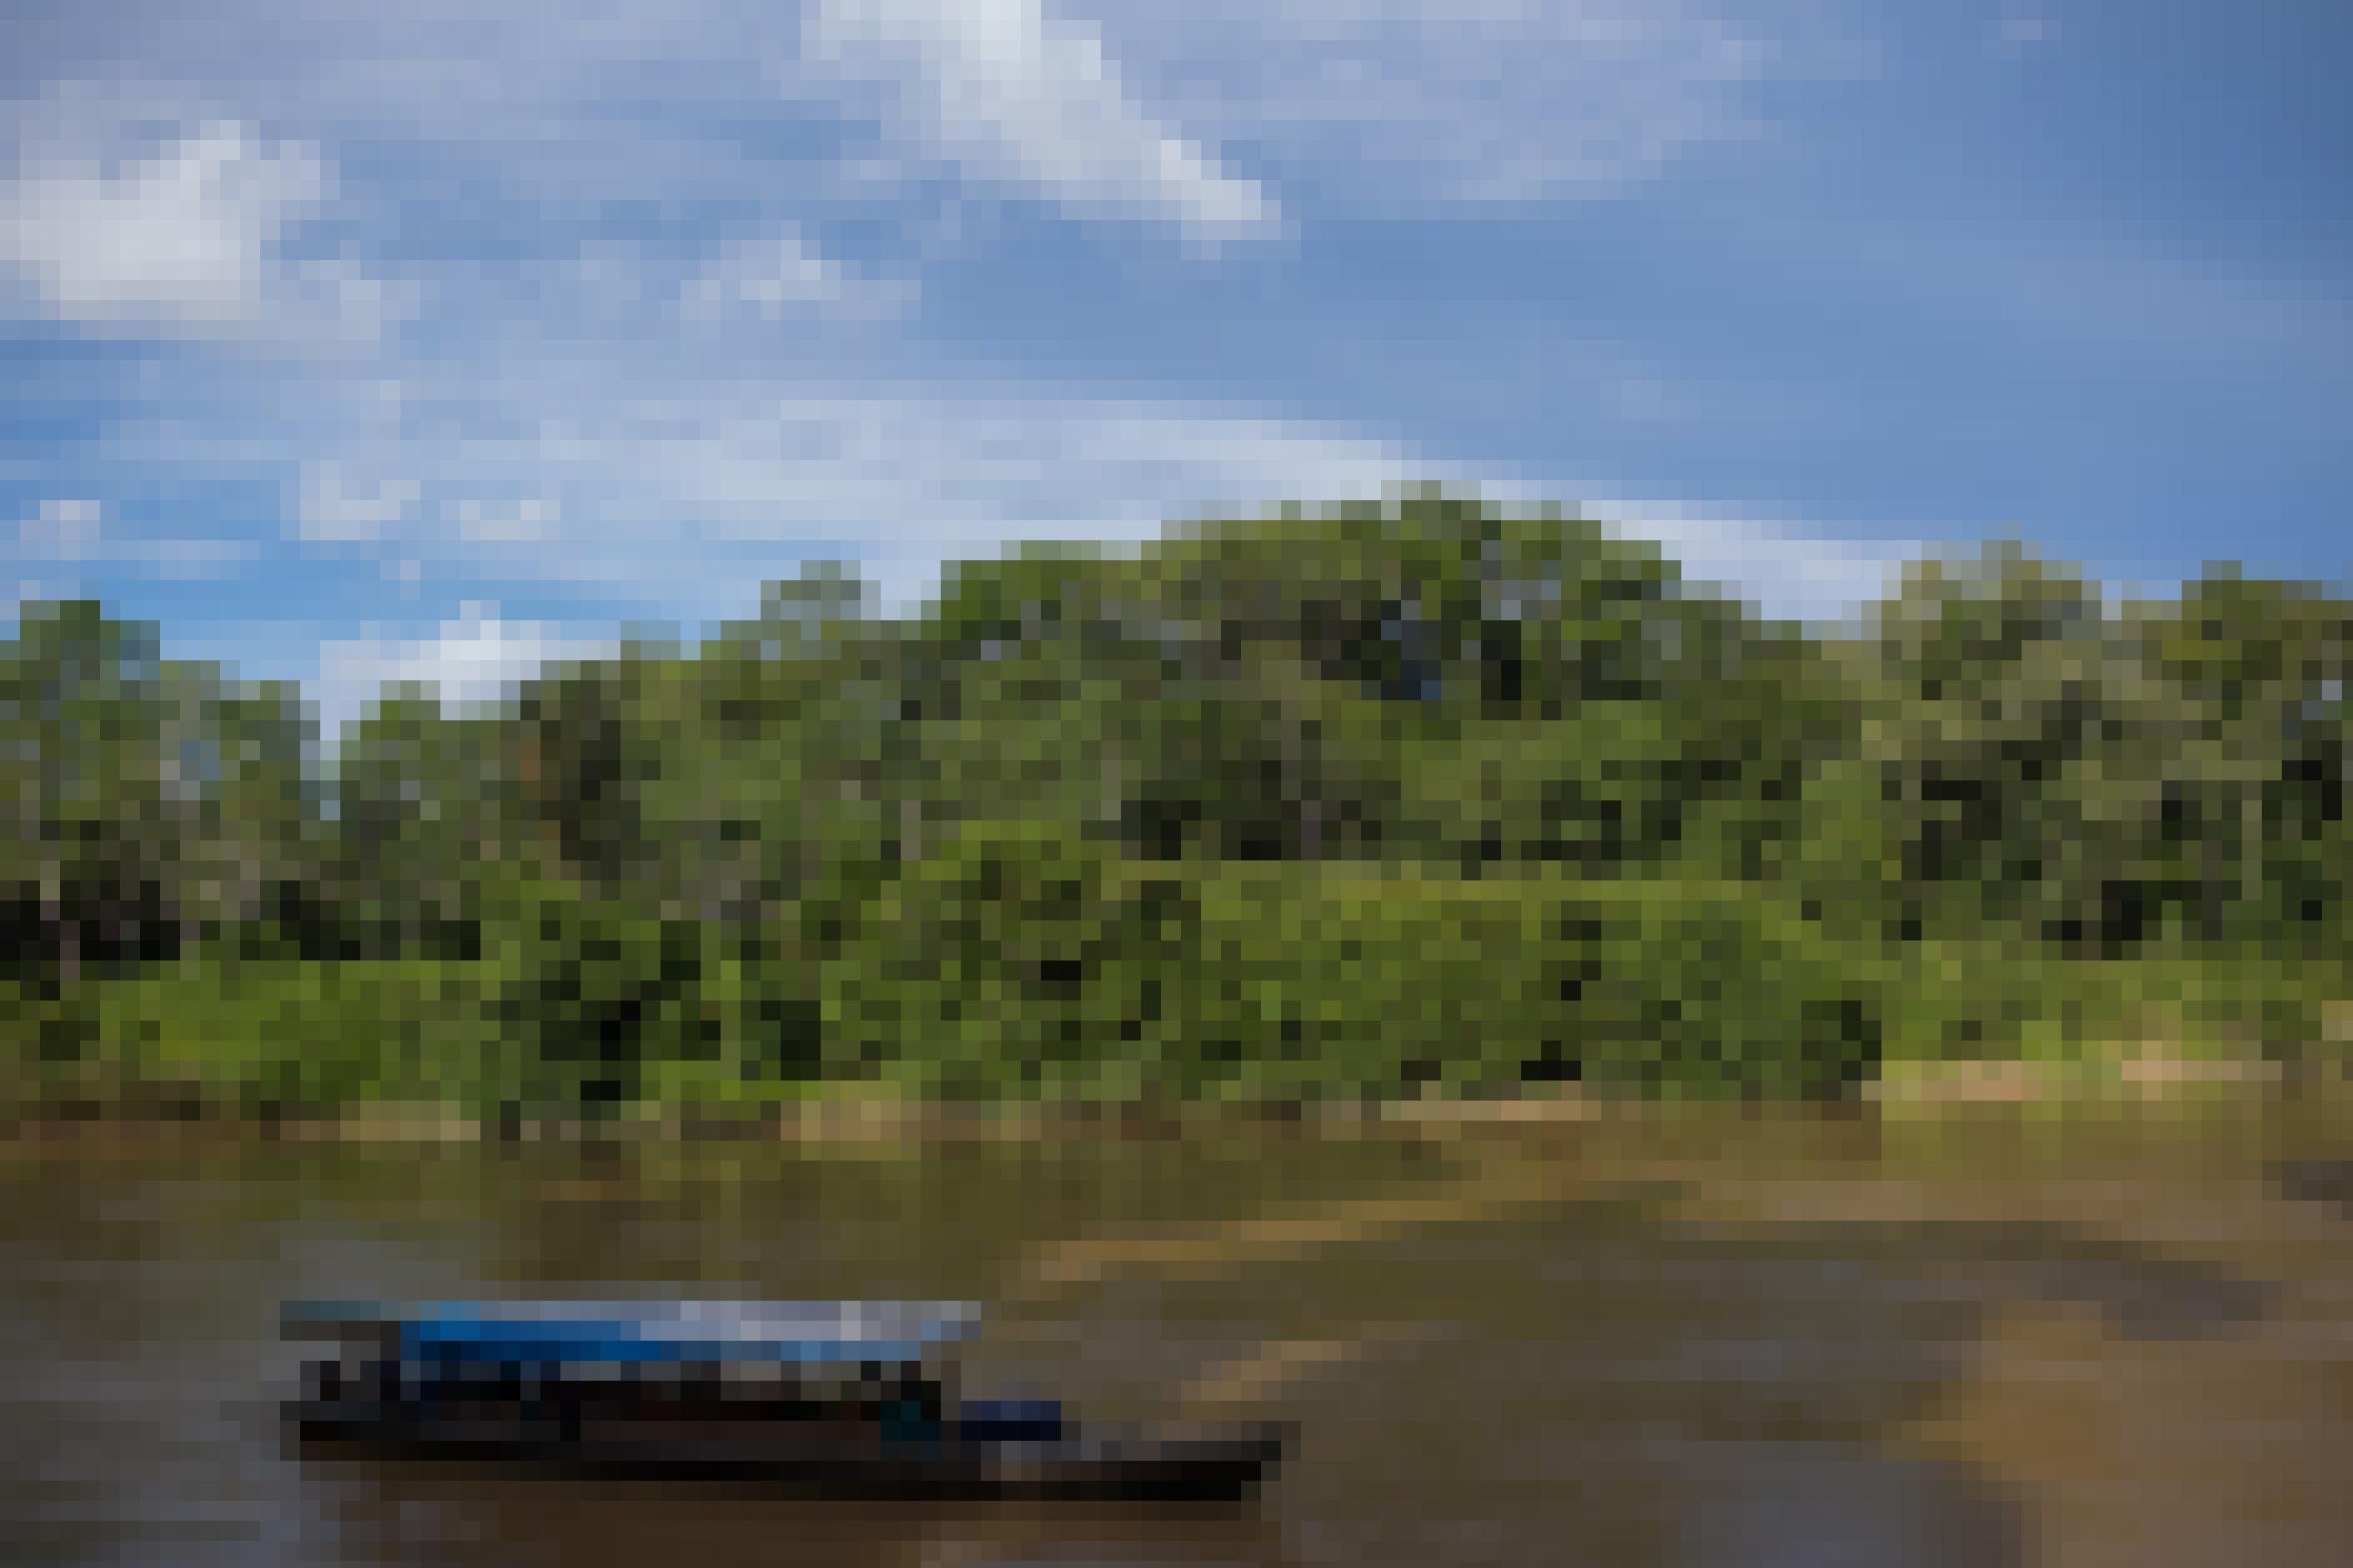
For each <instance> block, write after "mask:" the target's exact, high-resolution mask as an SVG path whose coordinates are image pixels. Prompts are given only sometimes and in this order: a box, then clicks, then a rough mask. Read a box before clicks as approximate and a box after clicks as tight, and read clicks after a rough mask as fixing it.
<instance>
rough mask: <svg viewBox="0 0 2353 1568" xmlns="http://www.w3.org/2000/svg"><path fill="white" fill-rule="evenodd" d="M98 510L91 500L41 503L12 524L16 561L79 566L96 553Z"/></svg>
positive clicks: (98, 536) (97, 544) (99, 521)
mask: <svg viewBox="0 0 2353 1568" xmlns="http://www.w3.org/2000/svg"><path fill="white" fill-rule="evenodd" d="M100 526H101V516H100V506H99V504H98V502H96V501H94V500H45V501H43V502H42V503H41V505H40V510H37V511H36V512H35V513H34V514H33V515H32V516H31V517H28V518H26V519H25V520H24V521H21V522H19V523H18V524H17V525H16V557H17V559H18V560H20V561H54V562H59V563H79V562H83V561H88V560H90V559H91V558H92V557H93V556H95V555H96V554H97V553H98V549H99V540H100V532H99V531H100Z"/></svg>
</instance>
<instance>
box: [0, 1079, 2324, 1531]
mask: <svg viewBox="0 0 2353 1568" xmlns="http://www.w3.org/2000/svg"><path fill="white" fill-rule="evenodd" d="M2348 1155H2353V1121H2348V1118H2347V1117H2346V1115H2345V1114H2344V1113H2343V1110H2342V1108H2341V1105H2337V1106H2332V1105H2330V1104H2326V1103H2324V1102H2323V1101H2322V1100H2320V1099H2319V1098H2316V1097H2313V1096H2305V1097H2296V1096H2288V1095H2282V1094H2278V1093H2273V1094H2270V1095H2267V1096H2263V1097H2248V1096H2242V1097H2236V1098H2229V1099H2225V1100H2221V1101H2218V1102H2214V1103H2207V1104H2202V1105H2200V1106H2199V1107H2196V1108H2191V1107H2188V1106H2184V1105H2181V1104H2168V1103H2160V1104H2157V1105H2152V1106H2145V1107H2140V1108H2137V1109H2132V1110H2118V1109H2111V1110H2081V1109H2079V1110H2073V1111H2069V1112H2067V1113H2064V1114H2056V1115H2053V1114H2045V1113H2043V1112H2040V1111H2036V1110H2031V1109H2030V1110H2021V1109H2017V1108H1975V1109H1968V1110H1962V1109H1953V1108H1947V1109H1946V1110H1939V1111H1936V1112H1933V1113H1925V1112H1924V1113H1918V1114H1908V1115H1903V1116H1895V1115H1887V1116H1883V1115H1880V1114H1878V1113H1874V1112H1869V1111H1862V1112H1850V1113H1846V1114H1824V1113H1811V1112H1800V1111H1780V1110H1773V1111H1757V1110H1746V1111H1743V1110H1713V1111H1691V1112H1681V1113H1668V1112H1657V1113H1647V1114H1644V1115H1641V1116H1639V1117H1623V1116H1620V1117H1607V1118H1600V1119H1596V1120H1592V1121H1555V1122H1547V1123H1545V1124H1539V1125H1529V1126H1502V1127H1459V1128H1448V1127H1444V1126H1432V1127H1429V1128H1425V1129H1422V1130H1419V1131H1393V1130H1392V1131H1381V1132H1379V1133H1377V1134H1366V1133H1359V1134H1354V1135H1335V1134H1329V1133H1315V1134H1308V1133H1295V1134H1282V1133H1276V1132H1271V1131H1247V1132H1244V1131H1237V1132H1235V1133H1233V1134H1231V1135H1229V1136H1218V1137H1208V1136H1188V1137H1185V1138H1163V1139H1140V1138H1125V1139H1123V1138H1102V1139H1092V1140H1089V1139H1070V1138H1065V1139H1057V1140H1052V1141H1042V1142H1028V1143H1024V1142H1003V1141H989V1140H974V1141H970V1142H953V1141H951V1142H942V1141H939V1140H936V1139H934V1140H931V1141H927V1142H887V1141H885V1142H840V1143H827V1144H818V1145H812V1144H797V1145H786V1144H776V1143H750V1142H733V1143H683V1144H660V1143H638V1144H624V1145H620V1146H616V1147H605V1148H596V1147H579V1146H553V1145H525V1146H518V1147H501V1146H495V1145H480V1144H454V1143H453V1144H434V1143H385V1144H360V1143H352V1142H342V1143H332V1144H329V1143H314V1144H289V1143H269V1142H259V1141H238V1140H235V1139H224V1138H221V1137H218V1136H202V1137H196V1136H191V1137H185V1138H166V1137H164V1136H162V1135H160V1134H146V1135H131V1134H121V1133H118V1134H111V1135H101V1134H89V1135H84V1136H79V1137H75V1138H71V1139H45V1140H39V1141H32V1142H18V1143H16V1144H13V1145H9V1146H7V1147H6V1148H5V1152H0V1556H5V1558H6V1560H7V1561H9V1562H11V1563H157V1564H171V1565H174V1568H194V1565H196V1564H203V1563H302V1564H342V1563H454V1564H463V1563H500V1564H548V1565H550V1568H554V1565H558V1564H561V1565H565V1568H596V1565H602V1564H642V1563H689V1564H693V1565H695V1568H722V1565H723V1564H736V1563H744V1564H750V1563H763V1564H768V1563H792V1564H796V1565H807V1568H828V1565H832V1564H842V1565H849V1564H910V1565H912V1564H918V1563H959V1564H968V1563H1268V1564H1274V1563H1298V1564H1307V1563H1335V1564H1339V1563H1347V1564H1376V1563H1547V1564H1550V1563H1597V1564H1624V1565H1628V1568H1637V1565H1651V1564H1657V1565H1662V1568H1664V1565H1671V1564H1672V1565H1676V1568H1703V1565H1704V1568H1763V1565H1766V1564H1792V1565H1795V1564H1807V1565H1810V1568H1826V1565H1838V1564H1850V1563H1851V1564H1855V1565H1857V1568H1865V1565H1867V1568H1913V1565H1916V1568H1929V1565H1935V1564H1962V1563H1971V1564H1974V1563H2019V1564H2028V1563H2031V1564H2035V1565H2037V1568H2059V1565H2066V1568H2073V1565H2076V1564H2109V1563H2114V1564H2131V1565H2133V1568H2155V1565H2159V1564H2170V1563H2182V1564H2190V1563H2196V1564H2213V1563H2332V1562H2348V1561H2353V1487H2348V1485H2347V1484H2346V1482H2345V1475H2344V1468H2343V1464H2344V1456H2345V1455H2346V1454H2348V1453H2353V1174H2348V1173H2353V1163H2348V1159H2347V1157H2348ZM640 1290H655V1291H660V1290H675V1291H679V1292H682V1293H692V1294H702V1295H729V1296H745V1295H758V1296H776V1297H837V1296H860V1297H947V1298H963V1299H975V1300H981V1301H984V1302H987V1303H990V1304H991V1305H992V1307H993V1310H994V1312H995V1322H994V1326H993V1327H992V1328H990V1329H989V1331H987V1333H986V1335H985V1336H984V1338H983V1340H982V1341H981V1342H979V1343H978V1344H977V1345H976V1347H975V1348H974V1351H973V1352H972V1354H971V1356H970V1358H969V1361H970V1364H971V1379H972V1381H973V1382H975V1383H982V1382H986V1383H987V1384H991V1385H993V1386H1003V1387H1019V1386H1023V1385H1028V1386H1033V1387H1035V1388H1038V1389H1039V1390H1043V1391H1050V1392H1052V1393H1055V1394H1060V1395H1062V1396H1064V1397H1065V1398H1066V1399H1068V1400H1070V1401H1071V1402H1072V1403H1073V1404H1075V1405H1079V1406H1081V1407H1082V1408H1083V1409H1085V1410H1087V1411H1090V1412H1093V1411H1100V1412H1103V1413H1105V1414H1107V1415H1112V1416H1114V1417H1128V1416H1150V1415H1166V1414H1173V1413H1197V1414H1208V1413H1217V1412H1232V1413H1244V1414H1260V1413H1264V1414H1271V1415H1281V1416H1283V1417H1287V1418H1289V1419H1292V1420H1293V1421H1295V1422H1297V1423H1298V1424H1299V1429H1300V1433H1301V1437H1300V1443H1299V1447H1298V1449H1297V1451H1296V1453H1295V1454H1294V1456H1293V1458H1292V1459H1291V1460H1290V1461H1289V1462H1288V1463H1287V1464H1286V1465H1285V1466H1284V1468H1282V1470H1281V1471H1280V1472H1279V1473H1278V1474H1277V1475H1276V1476H1275V1478H1274V1479H1273V1480H1272V1481H1271V1484H1270V1485H1269V1486H1268V1487H1267V1489H1265V1491H1264V1493H1263V1495H1262V1496H1261V1497H1260V1498H1259V1499H1258V1500H1255V1501H1252V1502H1250V1503H1246V1504H1242V1505H1231V1506H1221V1507H1217V1508H1208V1509H1202V1508H1167V1507H1164V1508H1157V1509H1149V1510H1147V1509H1108V1508H1092V1509H1079V1508H1067V1507H1047V1506H1029V1507H1022V1508H1014V1507H921V1508H912V1507H911V1508H897V1507H877V1506H850V1505H846V1504H826V1503H816V1502H809V1501H789V1500H776V1499H771V1498H764V1497H761V1496H759V1495H757V1494H756V1493H753V1492H747V1491H745V1490H744V1489H740V1488H737V1489H725V1488H716V1487H708V1488H696V1489H679V1488H677V1487H672V1486H663V1485H659V1484H644V1485H632V1484H625V1483H617V1482H614V1481H610V1480H604V1481H596V1482H593V1483H591V1482H586V1481H582V1480H578V1479H573V1478H567V1477H565V1476H561V1475H547V1474H532V1473H509V1472H495V1473H491V1472H482V1471H479V1470H475V1469H472V1468H467V1467H463V1466H452V1465H449V1464H447V1463H434V1462H430V1461H421V1460H404V1461H399V1462H392V1461H387V1460H381V1459H368V1458H353V1457H342V1456H335V1455H331V1454H322V1453H315V1452H310V1451H306V1450H303V1449H301V1448H299V1447H289V1446H288V1445H287V1444H286V1443H285V1442H284V1441H283V1439H282V1437H281V1435H280V1428H279V1425H278V1422H277V1416H276V1410H275V1402H276V1400H277V1399H278V1398H279V1397H280V1395H282V1394H285V1393H286V1392H288V1391H289V1389H290V1387H291V1383H292V1379H293V1376H294V1373H295V1363H294V1361H293V1360H292V1359H291V1357H290V1354H289V1352H287V1351H286V1350H285V1349H284V1348H283V1347H281V1346H280V1344H279V1343H278V1342H277V1338H276V1332H277V1311H278V1307H279V1303H280V1300H282V1299H284V1298H287V1297H290V1296H332V1297H368V1296H387V1297H398V1298H447V1297H452V1296H473V1295H489V1296H504V1295H530V1294H617V1293H632V1292H636V1291H640Z"/></svg>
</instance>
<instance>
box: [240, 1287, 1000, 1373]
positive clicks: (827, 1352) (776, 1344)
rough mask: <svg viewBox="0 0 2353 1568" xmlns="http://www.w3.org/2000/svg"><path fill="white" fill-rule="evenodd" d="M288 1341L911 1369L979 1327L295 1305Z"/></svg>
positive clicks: (666, 1312) (411, 1352)
mask: <svg viewBox="0 0 2353 1568" xmlns="http://www.w3.org/2000/svg"><path fill="white" fill-rule="evenodd" d="M283 1319H284V1324H285V1327H286V1330H287V1331H288V1332H289V1333H290V1334H304V1335H311V1336H322V1335H323V1336H325V1337H329V1338H350V1337H360V1336H366V1337H376V1338H388V1339H391V1340H392V1341H393V1342H395V1343H396V1345H397V1347H398V1350H399V1353H400V1354H401V1355H403V1356H404V1357H407V1356H417V1357H449V1358H460V1359H469V1358H472V1359H481V1360H488V1361H522V1362H543V1363H581V1362H632V1363H676V1362H738V1363H741V1362H769V1363H793V1364H800V1363H849V1362H870V1361H871V1362H914V1361H921V1360H923V1358H924V1357H925V1356H926V1355H928V1354H931V1353H933V1352H935V1351H937V1350H938V1349H939V1347H941V1346H942V1345H944V1344H948V1343H951V1342H955V1341H957V1340H961V1339H964V1338H965V1337H967V1336H968V1335H970V1334H971V1333H972V1332H973V1331H975V1330H976V1328H977V1327H978V1326H979V1321H980V1315H979V1312H978V1310H977V1309H976V1308H975V1307H973V1306H972V1305H970V1304H969V1303H965V1302H955V1301H703V1300H688V1301H577V1300H566V1301H438V1302H426V1303H416V1304H410V1305H405V1306H402V1305H392V1304H388V1303H383V1302H370V1301H297V1302H290V1303H289V1304H288V1306H287V1307H286V1309H285V1311H284V1314H283Z"/></svg>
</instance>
